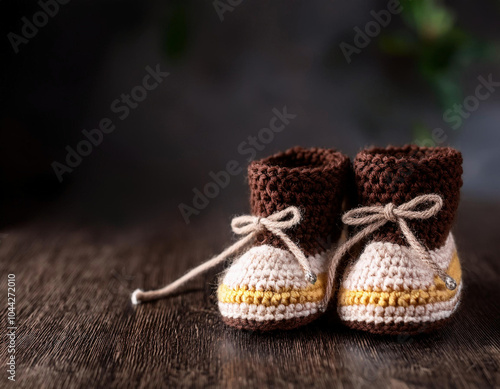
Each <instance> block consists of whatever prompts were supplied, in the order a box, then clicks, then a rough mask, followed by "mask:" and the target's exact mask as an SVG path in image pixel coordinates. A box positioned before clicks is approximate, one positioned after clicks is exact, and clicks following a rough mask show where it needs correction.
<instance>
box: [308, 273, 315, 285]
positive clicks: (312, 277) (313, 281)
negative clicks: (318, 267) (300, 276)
mask: <svg viewBox="0 0 500 389" xmlns="http://www.w3.org/2000/svg"><path fill="white" fill-rule="evenodd" d="M317 280H318V276H316V274H314V273H312V272H307V273H306V281H309V282H310V283H311V284H313V285H314V284H315V283H316V281H317Z"/></svg>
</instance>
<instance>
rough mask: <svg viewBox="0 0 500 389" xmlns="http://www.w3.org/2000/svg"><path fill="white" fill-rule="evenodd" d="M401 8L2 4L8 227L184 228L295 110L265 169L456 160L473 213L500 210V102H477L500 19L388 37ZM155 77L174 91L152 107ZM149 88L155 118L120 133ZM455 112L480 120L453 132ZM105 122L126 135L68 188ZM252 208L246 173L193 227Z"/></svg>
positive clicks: (473, 7)
mask: <svg viewBox="0 0 500 389" xmlns="http://www.w3.org/2000/svg"><path fill="white" fill-rule="evenodd" d="M390 3H391V2H387V1H331V0H323V1H293V0H286V1H239V0H220V1H219V0H216V1H193V0H175V1H167V2H165V1H146V0H142V1H139V0H121V1H117V0H99V1H94V0H81V1H77V0H73V1H68V0H64V1H63V0H60V1H59V2H57V1H56V0H42V1H41V2H36V1H8V0H2V1H1V2H0V20H1V22H0V25H1V37H2V39H1V41H2V43H1V59H2V60H1V65H0V66H1V78H0V82H1V89H0V90H1V95H0V103H1V104H0V127H1V134H0V179H1V193H0V201H1V203H0V211H1V217H0V225H1V226H2V228H5V227H7V226H11V225H16V224H18V223H23V222H26V221H27V220H31V219H32V218H37V217H40V215H43V217H45V218H47V217H49V218H60V219H67V220H71V221H72V222H73V223H76V224H79V223H103V224H107V225H111V226H122V225H131V224H134V223H137V222H141V223H143V222H149V221H155V220H156V221H157V220H161V221H169V222H171V223H176V224H179V225H182V226H186V224H185V223H184V220H183V216H182V214H181V212H180V211H179V204H181V203H184V204H186V205H188V206H193V204H192V203H193V196H194V192H193V189H199V190H201V191H203V188H204V186H205V185H206V184H207V183H209V182H211V181H213V178H212V177H211V176H210V172H211V171H213V172H219V171H221V170H224V169H226V164H227V163H228V161H231V160H235V161H237V162H238V164H239V165H240V166H242V167H243V168H245V167H246V164H247V163H248V158H249V157H252V156H253V155H252V154H251V153H246V154H245V153H242V152H241V149H240V150H239V145H240V144H241V143H242V142H248V141H249V140H248V137H249V136H258V134H259V130H260V129H261V128H263V127H268V125H269V121H270V120H271V118H272V117H273V116H275V113H274V112H273V109H277V110H279V111H282V110H283V107H285V106H286V107H287V111H288V112H289V113H290V114H294V115H296V117H295V118H293V120H290V123H289V124H287V125H286V126H285V128H284V130H283V131H281V132H279V133H276V134H275V136H274V138H273V139H272V141H270V142H269V143H268V144H262V143H260V144H259V146H258V147H257V146H255V147H254V149H258V150H257V153H256V155H255V157H256V158H258V157H263V156H266V155H269V154H272V153H274V152H276V151H279V150H284V149H286V148H288V147H291V146H294V145H304V146H322V147H334V148H338V149H340V150H343V151H344V152H345V153H348V154H350V155H351V156H352V157H354V156H355V154H356V152H357V151H359V150H360V149H361V148H363V147H365V146H369V145H380V146H385V145H386V144H388V143H390V144H396V145H400V144H404V143H410V142H412V143H415V142H417V143H418V142H421V143H422V142H423V143H424V144H426V145H432V144H435V145H451V146H454V147H457V148H459V149H461V150H462V152H463V154H464V158H465V162H464V170H465V173H464V188H463V195H464V198H465V199H471V200H473V201H479V202H491V201H495V199H497V198H498V196H499V195H500V183H499V180H498V173H497V170H498V167H499V166H500V131H499V123H500V110H499V107H500V104H499V103H500V86H498V89H499V90H498V91H494V89H495V88H497V87H495V86H491V85H490V88H491V90H490V91H489V93H488V96H487V97H484V93H486V91H487V89H484V88H483V90H482V92H483V94H482V95H481V96H483V97H481V98H477V97H475V96H476V88H477V87H478V85H479V84H480V83H481V81H480V80H479V79H478V78H479V77H483V79H484V80H488V77H490V79H492V80H493V81H494V82H500V68H499V64H500V56H499V54H498V53H499V50H498V48H499V47H500V46H499V41H500V29H499V24H498V20H499V17H500V2H499V1H497V0H478V1H475V2H471V1H464V0H460V1H454V2H451V1H447V2H441V1H437V0H420V1H417V0H403V1H401V3H400V4H399V5H398V4H397V5H398V6H399V7H400V10H401V12H398V13H394V14H390V18H391V20H390V21H388V22H387V23H385V22H383V20H384V19H381V20H382V22H380V21H379V22H377V18H376V17H375V16H374V13H377V15H382V14H383V15H386V16H387V12H385V13H384V12H382V13H380V11H381V10H388V9H389V7H390ZM377 17H379V16H377ZM386 20H387V19H386ZM373 21H375V22H376V23H378V25H379V30H380V31H378V30H377V26H376V25H375V24H374V22H373ZM370 23H371V24H370ZM383 23H385V24H386V26H382V25H381V24H383ZM355 28H359V30H358V29H355ZM366 28H371V29H372V30H369V31H371V34H372V35H373V37H369V36H367V35H366ZM360 30H361V31H362V32H364V35H365V37H364V39H363V38H360V37H358V38H356V36H357V35H359V31H360ZM356 39H357V41H358V43H360V45H358V46H356V45H355V40H356ZM360 46H363V47H362V48H360ZM346 48H347V49H346ZM351 49H353V50H354V51H352V52H351V55H350V56H349V61H348V60H347V59H346V56H345V55H344V53H343V51H344V52H345V51H346V50H351ZM147 67H149V68H148V69H149V71H152V69H156V68H157V67H158V68H159V69H160V70H161V72H168V73H169V75H168V76H166V77H164V78H163V79H162V82H161V83H158V85H157V87H156V88H154V89H152V90H149V91H146V95H144V94H143V92H144V90H145V89H142V91H141V88H138V89H137V87H138V86H141V85H142V83H143V79H144V77H145V76H146V75H147V74H148V70H147ZM150 81H151V79H150ZM151 83H153V81H151ZM149 85H151V84H149ZM134 88H136V89H135V93H136V97H138V99H140V100H141V101H138V102H136V104H137V107H135V108H134V109H132V108H130V109H128V116H127V117H126V118H124V119H123V120H121V119H120V116H121V115H124V114H125V112H126V109H125V108H123V107H124V106H125V105H126V104H125V103H124V102H123V101H121V100H120V99H122V94H123V93H125V94H130V93H131V91H134ZM141 93H142V94H141ZM117 99H119V100H120V101H119V102H118V103H116V104H115V105H114V108H113V103H114V102H115V101H116V100H117ZM130 104H131V106H135V103H134V102H131V103H130ZM457 104H458V106H459V107H460V106H463V105H464V104H465V105H466V106H468V107H469V108H464V110H463V111H462V113H460V114H459V113H457V112H458V111H455V113H453V114H450V112H451V111H450V110H453V109H455V108H454V107H456V105H457ZM120 107H121V110H119V108H120ZM444 115H445V117H444ZM457 115H461V116H460V118H459V116H457ZM103 118H109V119H110V120H111V121H112V123H113V125H114V126H115V130H114V131H113V132H111V133H109V134H104V135H103V138H102V143H100V144H99V145H97V146H94V147H93V149H92V151H91V152H90V153H89V154H88V155H86V156H84V157H81V161H80V162H79V164H77V166H76V167H74V168H71V170H72V171H71V172H69V171H66V172H64V173H61V172H60V177H59V178H61V179H62V182H60V181H61V180H60V179H58V177H57V175H56V173H55V171H54V162H58V163H60V164H64V165H67V163H66V158H67V153H68V149H67V147H68V146H69V147H70V148H72V149H73V150H76V149H77V146H78V144H79V143H80V142H81V141H82V140H85V139H87V138H86V137H85V135H84V133H83V132H82V131H83V130H87V131H91V130H93V129H95V128H97V127H98V126H99V123H100V122H101V120H102V119H103ZM436 129H438V130H436ZM433 134H434V137H433ZM436 135H437V137H436ZM429 142H430V143H429ZM247 146H248V145H247ZM247 146H245V147H246V149H248V147H247ZM57 166H59V168H61V167H60V166H61V165H57ZM247 202H248V194H247V188H246V184H245V172H244V171H243V173H241V174H239V175H237V176H233V177H232V178H231V181H230V183H229V184H228V185H227V187H225V188H222V189H220V194H219V195H218V196H216V197H215V198H213V199H210V200H209V204H208V205H206V207H205V208H204V209H203V210H201V211H200V212H199V214H198V215H194V216H192V217H191V218H190V222H191V225H193V224H197V223H202V222H203V220H208V218H209V217H210V215H213V214H220V212H221V209H223V210H224V212H225V215H224V216H225V217H226V216H227V218H229V217H230V216H231V215H232V214H234V213H243V212H246V211H247V210H248V204H247Z"/></svg>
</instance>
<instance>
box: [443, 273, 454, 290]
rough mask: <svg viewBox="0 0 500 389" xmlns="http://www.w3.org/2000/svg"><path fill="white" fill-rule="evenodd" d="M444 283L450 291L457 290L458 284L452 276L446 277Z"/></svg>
mask: <svg viewBox="0 0 500 389" xmlns="http://www.w3.org/2000/svg"><path fill="white" fill-rule="evenodd" d="M444 283H445V285H446V287H447V288H448V289H449V290H455V289H456V288H457V282H456V281H455V280H454V279H453V278H452V277H450V276H446V278H445V280H444Z"/></svg>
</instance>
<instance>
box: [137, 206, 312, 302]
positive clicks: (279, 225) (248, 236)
mask: <svg viewBox="0 0 500 389" xmlns="http://www.w3.org/2000/svg"><path fill="white" fill-rule="evenodd" d="M301 219H302V217H301V214H300V211H299V209H298V208H297V207H288V208H286V209H284V210H283V211H280V212H276V213H274V214H272V215H270V216H268V217H258V216H251V215H245V216H239V217H236V218H234V219H233V220H232V222H231V227H232V229H233V232H234V233H235V234H237V235H244V237H243V238H241V239H240V240H239V241H237V242H236V243H235V244H233V245H232V246H230V247H228V248H227V249H226V250H224V251H223V252H222V253H220V254H219V255H217V256H216V257H214V258H212V259H210V260H208V261H207V262H205V263H203V264H201V265H200V266H198V267H196V268H194V269H193V270H191V271H190V272H188V273H187V274H186V275H184V276H182V277H181V278H179V279H178V280H176V281H174V282H172V283H171V284H169V285H167V286H165V287H163V288H161V289H158V290H152V291H148V292H144V291H142V290H141V289H137V290H136V291H134V293H132V303H134V304H139V303H141V302H145V301H152V300H157V299H160V298H163V297H166V296H168V295H170V294H172V293H173V292H175V291H176V290H178V289H179V287H181V286H182V285H184V284H185V283H186V282H187V281H189V280H190V279H192V278H194V277H196V276H198V275H200V274H202V273H203V272H205V271H207V270H209V269H211V268H213V267H214V266H216V265H218V264H219V263H221V262H223V261H225V260H226V259H227V258H229V257H231V256H233V255H235V254H237V253H238V252H240V251H241V250H242V249H244V248H246V247H248V246H250V245H251V244H253V240H254V238H255V237H256V236H257V234H258V233H259V232H261V231H263V230H268V231H270V232H271V233H273V234H274V235H275V236H277V237H279V238H280V239H281V240H282V242H283V243H284V244H285V245H286V247H287V248H288V249H289V250H290V252H291V253H292V254H293V255H294V256H295V258H296V259H297V261H298V262H299V264H300V266H301V267H302V270H303V271H304V275H305V279H306V280H307V281H308V282H310V283H311V284H315V283H316V280H317V276H316V274H314V272H313V271H312V270H311V266H310V264H309V261H308V260H307V258H306V256H305V255H304V253H303V252H302V251H301V250H300V248H299V247H298V246H297V245H296V244H295V243H294V242H293V241H292V240H291V239H290V238H289V237H288V236H287V235H286V234H285V233H284V232H283V231H284V230H286V229H289V228H292V227H294V226H296V225H298V224H299V223H300V221H301Z"/></svg>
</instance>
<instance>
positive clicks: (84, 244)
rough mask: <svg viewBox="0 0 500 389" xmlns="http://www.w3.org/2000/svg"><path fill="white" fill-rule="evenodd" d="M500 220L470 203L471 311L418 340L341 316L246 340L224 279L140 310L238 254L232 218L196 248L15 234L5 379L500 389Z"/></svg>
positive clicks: (172, 241)
mask: <svg viewBox="0 0 500 389" xmlns="http://www.w3.org/2000/svg"><path fill="white" fill-rule="evenodd" d="M499 210H500V206H498V205H494V204H493V205H491V204H486V205H481V204H477V203H466V204H462V207H461V210H460V215H459V220H458V223H457V228H456V237H457V243H458V245H459V252H460V254H461V259H462V263H463V268H464V284H465V290H464V299H463V301H462V304H461V307H460V311H459V313H458V314H457V315H456V317H455V319H454V320H453V321H452V322H451V323H450V325H448V326H447V327H445V328H444V329H442V330H440V331H438V332H436V333H433V334H430V335H418V336H412V337H410V336H399V337H382V336H373V335H369V334H366V333H362V332H357V331H352V330H348V329H346V328H345V327H343V326H342V325H341V324H339V323H338V321H337V319H336V318H335V314H334V312H330V313H328V314H327V315H325V316H323V317H322V318H321V319H319V320H318V321H316V322H314V323H313V324H311V325H308V326H306V327H303V328H300V329H297V330H294V331H289V332H273V333H267V334H259V333H253V332H245V331H237V330H233V329H231V328H228V327H225V326H224V324H222V322H221V320H220V318H219V314H218V311H217V307H216V304H215V302H216V301H215V295H214V291H215V288H216V282H217V273H219V272H220V271H221V270H222V268H219V269H215V270H214V271H212V272H211V273H209V274H207V275H206V277H201V278H200V279H197V280H195V281H193V282H192V283H191V284H190V286H189V287H187V288H186V289H185V290H184V291H182V293H179V294H178V295H176V296H174V297H172V298H169V299H165V300H162V301H158V302H155V303H150V304H144V305H141V306H138V307H134V306H132V304H131V303H130V296H129V293H130V292H131V291H132V290H134V289H135V288H137V287H141V288H144V289H148V288H155V287H160V286H163V285H164V284H165V283H167V282H169V281H172V280H174V279H175V278H176V277H178V276H179V275H182V274H183V273H184V272H185V271H186V270H187V269H189V268H190V267H193V266H195V265H197V264H198V263H200V262H202V261H203V260H205V259H207V258H208V257H209V256H210V255H213V254H215V253H217V252H218V250H220V249H222V247H223V245H224V244H225V243H226V244H227V243H229V242H228V241H227V240H225V239H226V238H227V237H228V236H229V234H228V231H229V226H228V225H227V224H225V222H226V221H227V219H228V217H229V216H228V215H222V214H221V215H219V216H220V217H217V215H215V216H214V221H213V223H212V222H211V223H209V225H210V226H212V227H211V228H209V227H208V226H207V227H206V228H205V229H204V234H199V233H196V234H193V235H189V236H187V235H185V234H184V235H182V234H181V235H179V234H177V235H176V233H175V228H170V229H168V228H167V229H165V230H161V229H160V228H158V227H154V226H148V227H147V228H146V227H145V226H144V227H143V228H136V229H133V230H132V231H127V232H124V231H120V232H116V231H111V230H107V229H106V228H102V227H90V226H89V227H81V228H74V227H67V226H66V227H64V226H63V225H62V224H58V223H56V222H50V223H49V222H32V223H28V224H25V225H23V226H18V227H16V228H12V229H10V230H4V231H3V232H5V233H8V235H7V236H4V237H3V239H2V242H1V243H0V274H1V279H0V296H1V298H0V301H1V302H2V312H3V317H4V318H5V320H3V319H2V320H1V323H2V326H1V329H2V335H3V334H4V333H6V331H7V330H6V327H7V324H6V318H7V310H6V305H7V302H6V297H7V274H9V273H14V274H15V275H16V299H17V300H16V304H17V306H16V309H17V323H18V330H17V335H18V338H17V340H16V347H17V350H16V360H17V368H16V382H15V383H11V382H10V381H8V380H7V372H6V368H2V369H1V371H0V387H2V388H3V387H5V388H7V387H22V388H129V387H130V388H157V387H171V388H175V387H230V388H239V387H259V388H265V387H277V388H288V387H328V388H331V387H335V388H337V387H340V388H344V387H345V388H362V387H372V388H384V387H394V388H422V387H435V388H440V389H444V388H483V387H499V386H500V372H499V371H500V336H499V335H500V293H499V281H500V262H499V259H498V258H499V253H500V239H499V231H500V229H499V228H498V221H497V219H498V214H499V213H498V211H499ZM215 219H217V220H215ZM219 219H220V220H219ZM221 220H222V221H224V222H221ZM214 223H215V226H214ZM145 231H146V232H145ZM222 231H224V232H222ZM198 232H199V231H198ZM195 235H196V236H195ZM200 236H202V237H203V238H202V239H200ZM5 339H6V337H5V336H2V350H1V354H0V355H1V358H0V359H1V364H2V366H6V361H7V352H6V344H5Z"/></svg>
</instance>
